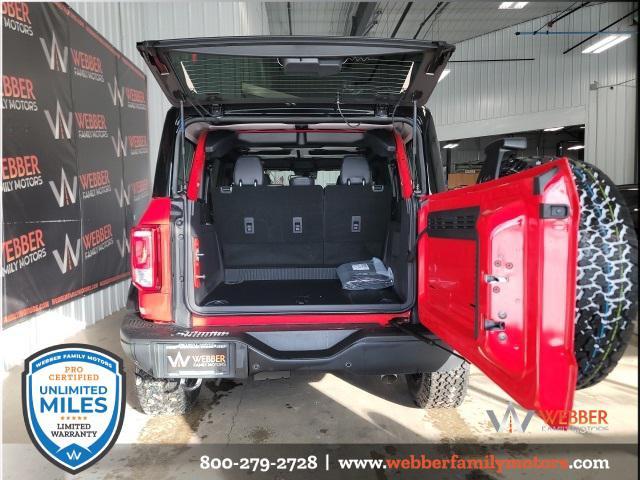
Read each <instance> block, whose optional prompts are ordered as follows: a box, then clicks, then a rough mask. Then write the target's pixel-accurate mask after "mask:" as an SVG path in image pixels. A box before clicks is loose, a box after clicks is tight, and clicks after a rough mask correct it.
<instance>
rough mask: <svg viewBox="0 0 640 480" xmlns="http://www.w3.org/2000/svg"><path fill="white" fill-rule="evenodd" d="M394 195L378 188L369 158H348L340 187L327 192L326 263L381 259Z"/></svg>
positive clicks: (325, 215)
mask: <svg viewBox="0 0 640 480" xmlns="http://www.w3.org/2000/svg"><path fill="white" fill-rule="evenodd" d="M391 197H392V195H391V192H390V190H389V189H388V188H385V187H384V186H383V185H375V184H373V182H372V178H371V168H370V167H369V163H368V161H367V159H366V158H365V157H363V156H359V155H350V156H346V157H345V158H344V160H343V162H342V168H341V170H340V177H339V178H338V185H327V187H325V190H324V225H325V226H324V263H325V265H335V266H337V265H340V264H342V263H346V262H352V261H355V260H365V259H369V258H372V257H380V258H382V255H383V249H384V242H385V239H386V236H387V229H388V225H389V218H390V215H391Z"/></svg>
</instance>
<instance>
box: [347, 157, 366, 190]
mask: <svg viewBox="0 0 640 480" xmlns="http://www.w3.org/2000/svg"><path fill="white" fill-rule="evenodd" d="M340 183H341V184H342V185H362V184H363V183H364V184H367V183H371V169H370V168H369V162H367V159H366V158H364V157H362V156H360V155H348V156H346V157H344V159H343V160H342V168H341V169H340Z"/></svg>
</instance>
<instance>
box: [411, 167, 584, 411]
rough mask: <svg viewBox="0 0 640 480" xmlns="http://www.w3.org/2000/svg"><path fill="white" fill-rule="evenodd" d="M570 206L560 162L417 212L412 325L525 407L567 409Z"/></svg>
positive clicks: (571, 192)
mask: <svg viewBox="0 0 640 480" xmlns="http://www.w3.org/2000/svg"><path fill="white" fill-rule="evenodd" d="M545 174H546V175H545ZM543 204H544V205H549V206H551V205H556V206H565V208H566V210H565V212H566V214H567V215H565V216H564V218H562V217H563V215H562V210H560V215H557V213H558V211H557V210H556V211H555V213H552V214H549V213H548V209H547V210H546V213H543V209H544V207H543ZM578 205H579V204H578V197H577V194H576V190H575V185H574V183H573V178H572V175H571V171H570V168H569V164H568V162H567V161H566V160H565V159H561V160H556V161H554V162H550V163H548V164H546V165H543V166H540V167H536V168H533V169H531V170H527V171H525V172H521V173H518V174H516V175H512V176H509V177H506V178H502V179H499V180H495V181H492V182H488V183H485V184H481V185H475V186H472V187H467V188H463V189H460V190H454V191H449V192H445V193H440V194H436V195H431V196H429V197H427V198H426V203H425V205H424V206H423V208H422V209H421V211H420V216H419V230H420V231H422V230H423V229H425V228H427V225H429V228H428V229H427V234H426V235H424V236H423V237H422V238H421V240H420V243H419V248H418V252H419V256H418V258H419V259H420V261H419V281H418V295H419V297H418V298H419V305H418V306H419V315H420V321H421V322H422V323H423V324H424V325H425V326H426V327H428V328H429V329H430V330H432V331H433V332H434V333H436V334H437V335H438V336H440V337H441V338H442V339H443V340H444V341H446V342H447V343H448V344H449V345H451V346H453V347H454V348H455V349H456V350H457V351H458V352H459V353H460V354H462V355H463V356H464V357H465V358H467V359H468V360H469V361H470V362H471V363H473V364H475V365H476V366H478V367H479V368H480V369H481V370H482V371H483V372H484V373H485V374H487V376H489V377H490V378H491V379H492V380H493V381H495V382H496V383H497V384H498V385H500V386H501V387H502V388H503V389H504V390H505V391H506V392H507V393H509V394H510V395H511V396H512V397H513V398H514V399H515V400H516V401H518V402H519V403H520V404H521V405H522V406H523V407H525V408H527V409H532V410H537V411H540V410H568V409H570V408H571V406H572V404H573V394H574V391H575V384H576V374H577V366H576V361H575V357H574V350H573V334H574V332H573V328H574V327H573V325H574V307H575V285H576V266H577V258H576V255H577V228H578V220H579V206H578ZM543 217H558V218H543ZM429 220H431V222H429ZM500 322H504V325H500Z"/></svg>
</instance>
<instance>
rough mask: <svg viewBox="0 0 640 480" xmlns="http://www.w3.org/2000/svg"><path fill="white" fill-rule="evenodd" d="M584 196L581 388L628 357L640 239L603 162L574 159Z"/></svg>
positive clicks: (578, 342)
mask: <svg viewBox="0 0 640 480" xmlns="http://www.w3.org/2000/svg"><path fill="white" fill-rule="evenodd" d="M571 169H572V171H573V175H574V179H575V182H576V187H577V190H578V194H579V197H580V208H581V215H580V228H579V239H578V270H577V289H576V318H575V343H574V346H575V355H576V361H577V362H578V380H577V388H585V387H589V386H591V385H595V384H596V383H598V382H600V381H601V380H603V379H604V378H605V377H606V376H607V375H608V374H609V373H610V372H611V371H612V370H613V369H614V368H615V366H616V364H617V363H618V361H619V360H620V358H621V357H622V355H623V353H624V351H625V349H626V347H627V345H628V343H629V341H630V339H631V335H632V333H633V321H634V320H635V318H636V312H637V288H638V285H637V279H638V239H637V236H636V231H635V229H634V225H633V220H632V218H631V214H630V212H629V209H628V208H627V207H626V205H625V202H624V199H623V197H622V195H621V194H620V192H619V191H618V189H617V188H616V186H615V184H614V183H613V182H612V181H611V179H609V177H607V176H606V175H605V174H604V173H603V172H602V171H601V170H599V169H598V168H597V167H595V166H593V165H590V164H587V163H583V162H575V161H572V162H571Z"/></svg>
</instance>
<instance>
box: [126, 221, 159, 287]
mask: <svg viewBox="0 0 640 480" xmlns="http://www.w3.org/2000/svg"><path fill="white" fill-rule="evenodd" d="M159 260H160V228H159V227H154V226H144V227H136V228H134V229H133V230H132V231H131V279H132V281H133V284H134V285H135V286H136V287H138V288H139V289H141V290H145V291H148V292H157V291H159V290H160V287H161V278H160V262H159Z"/></svg>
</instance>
